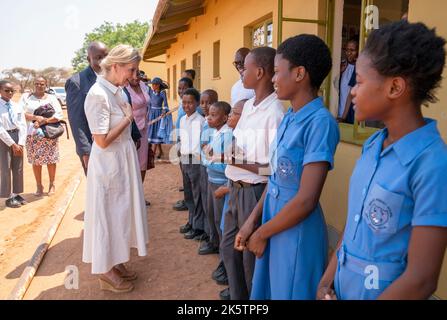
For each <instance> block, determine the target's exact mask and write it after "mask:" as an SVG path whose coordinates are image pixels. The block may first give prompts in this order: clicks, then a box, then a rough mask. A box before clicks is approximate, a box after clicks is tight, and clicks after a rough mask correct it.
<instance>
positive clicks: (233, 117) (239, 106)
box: [211, 100, 248, 300]
mask: <svg viewBox="0 0 447 320" xmlns="http://www.w3.org/2000/svg"><path fill="white" fill-rule="evenodd" d="M247 101H248V100H240V101H238V102H236V103H235V105H234V107H233V108H232V109H231V111H230V113H229V115H228V120H227V126H228V129H229V131H228V132H226V134H224V145H223V150H224V152H223V153H224V156H225V161H224V166H225V167H224V168H226V163H227V160H229V159H228V154H231V148H232V144H233V130H234V128H236V126H237V123H238V122H239V119H240V118H241V114H242V110H243V108H244V104H245V102H247ZM230 107H231V106H230ZM221 153H222V152H221ZM224 173H225V172H224ZM225 179H226V183H225V184H224V185H221V186H220V187H219V188H217V190H216V191H214V197H215V199H216V200H215V201H223V207H222V213H221V218H220V224H219V226H218V228H219V232H220V235H221V238H220V239H221V240H220V244H219V247H221V246H222V234H223V230H224V222H225V213H226V212H227V210H228V200H229V193H230V186H229V181H228V179H227V178H226V177H225ZM220 250H221V252H222V249H220ZM221 259H222V260H221V262H220V263H219V265H218V266H217V268H216V270H214V271H213V273H212V275H211V278H212V279H213V280H215V281H216V282H217V283H218V284H225V283H227V284H228V276H227V270H226V269H225V264H224V262H223V254H221ZM219 297H220V298H221V299H222V300H229V299H230V288H226V289H224V290H222V291H221V292H220V293H219Z"/></svg>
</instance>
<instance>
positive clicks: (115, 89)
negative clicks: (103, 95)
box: [96, 76, 120, 95]
mask: <svg viewBox="0 0 447 320" xmlns="http://www.w3.org/2000/svg"><path fill="white" fill-rule="evenodd" d="M96 81H97V82H99V83H100V84H102V85H103V86H104V87H106V88H107V89H108V90H109V91H110V92H112V93H113V94H114V95H115V94H116V93H117V92H118V90H119V89H120V87H117V86H115V85H114V84H113V83H111V82H109V81H108V80H106V79H105V78H104V77H103V76H99V77H98V78H97V79H96Z"/></svg>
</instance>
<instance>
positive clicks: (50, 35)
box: [0, 0, 158, 72]
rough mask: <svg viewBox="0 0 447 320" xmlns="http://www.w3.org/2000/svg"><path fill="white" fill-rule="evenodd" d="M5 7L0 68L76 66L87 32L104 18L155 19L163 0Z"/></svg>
mask: <svg viewBox="0 0 447 320" xmlns="http://www.w3.org/2000/svg"><path fill="white" fill-rule="evenodd" d="M0 3H1V4H2V6H1V8H0V12H1V17H2V18H1V19H0V30H1V34H2V37H1V39H2V40H1V42H2V44H1V49H0V72H1V71H2V70H4V69H9V68H12V67H27V68H33V69H43V68H46V67H49V66H54V67H71V59H72V58H73V57H74V52H75V51H76V50H78V49H79V48H81V47H82V43H83V40H84V36H85V34H86V33H89V32H91V31H92V30H93V29H94V28H96V27H98V26H100V25H101V24H102V23H103V22H104V21H109V22H113V23H126V22H131V21H134V20H139V21H141V22H149V21H150V20H151V19H152V17H153V15H154V11H155V8H156V6H157V3H158V0H126V1H123V0H68V1H67V0H37V1H36V0H13V1H4V0H1V1H0Z"/></svg>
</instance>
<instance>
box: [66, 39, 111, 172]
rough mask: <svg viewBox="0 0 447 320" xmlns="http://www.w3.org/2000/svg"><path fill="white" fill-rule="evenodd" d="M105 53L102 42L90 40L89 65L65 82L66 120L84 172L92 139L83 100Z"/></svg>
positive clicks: (93, 82)
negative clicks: (68, 122)
mask: <svg viewBox="0 0 447 320" xmlns="http://www.w3.org/2000/svg"><path fill="white" fill-rule="evenodd" d="M107 54H108V49H107V46H106V45H105V44H104V43H102V42H92V43H91V44H90V45H89V46H88V48H87V60H88V63H89V66H88V67H87V68H85V69H84V70H82V71H81V72H79V73H76V74H74V75H73V76H72V77H71V78H70V79H68V80H67V82H66V83H65V91H66V92H67V113H68V120H69V121H70V127H71V132H72V133H73V138H74V140H75V143H76V153H77V154H78V156H79V158H80V159H81V163H82V167H83V168H84V172H85V173H86V174H87V166H88V159H89V156H90V151H91V148H92V143H93V139H92V134H91V132H90V129H89V127H88V122H87V118H86V117H85V112H84V102H85V98H86V96H87V93H88V91H89V90H90V88H91V87H92V86H93V85H94V84H95V82H96V77H97V75H98V74H99V73H100V72H101V67H100V65H99V64H100V63H101V61H102V59H104V58H105V57H106V56H107Z"/></svg>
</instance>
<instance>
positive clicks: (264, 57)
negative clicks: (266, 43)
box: [250, 47, 276, 76]
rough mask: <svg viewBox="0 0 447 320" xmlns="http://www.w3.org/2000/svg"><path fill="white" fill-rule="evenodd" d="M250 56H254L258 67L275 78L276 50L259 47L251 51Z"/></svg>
mask: <svg viewBox="0 0 447 320" xmlns="http://www.w3.org/2000/svg"><path fill="white" fill-rule="evenodd" d="M250 54H252V55H253V57H254V59H255V63H256V65H257V66H258V67H261V68H264V70H265V71H266V72H267V74H269V75H272V76H273V74H274V73H275V71H274V69H275V55H276V50H275V49H273V48H270V47H259V48H255V49H253V50H251V51H250Z"/></svg>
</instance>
